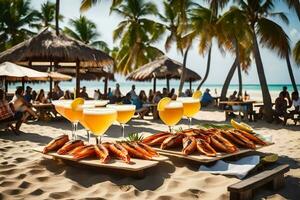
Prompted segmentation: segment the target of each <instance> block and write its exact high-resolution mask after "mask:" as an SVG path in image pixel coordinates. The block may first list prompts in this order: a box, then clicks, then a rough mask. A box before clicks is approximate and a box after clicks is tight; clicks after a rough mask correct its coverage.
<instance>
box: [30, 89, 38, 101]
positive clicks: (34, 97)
mask: <svg viewBox="0 0 300 200" xmlns="http://www.w3.org/2000/svg"><path fill="white" fill-rule="evenodd" d="M36 97H37V92H36V91H35V90H33V91H32V93H31V103H34V101H35V99H36Z"/></svg>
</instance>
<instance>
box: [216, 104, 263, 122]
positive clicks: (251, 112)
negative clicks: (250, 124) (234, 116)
mask: <svg viewBox="0 0 300 200" xmlns="http://www.w3.org/2000/svg"><path fill="white" fill-rule="evenodd" d="M255 103H258V102H257V101H255V100H243V101H220V102H219V104H220V105H224V106H239V110H235V109H225V110H224V111H225V119H226V120H228V118H229V113H231V112H238V113H239V114H238V115H239V118H240V119H241V118H242V115H241V113H244V114H246V113H247V114H248V115H250V117H248V120H249V121H250V120H251V118H252V117H251V115H254V114H255V113H254V110H253V104H255ZM244 106H247V112H245V109H244Z"/></svg>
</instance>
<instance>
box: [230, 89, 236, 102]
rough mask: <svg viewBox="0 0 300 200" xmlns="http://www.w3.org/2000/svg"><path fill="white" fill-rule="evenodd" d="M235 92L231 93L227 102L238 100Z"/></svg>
mask: <svg viewBox="0 0 300 200" xmlns="http://www.w3.org/2000/svg"><path fill="white" fill-rule="evenodd" d="M236 95H237V91H236V90H235V91H234V92H233V93H232V95H230V96H229V99H228V100H229V101H237V100H238V98H237V96H236Z"/></svg>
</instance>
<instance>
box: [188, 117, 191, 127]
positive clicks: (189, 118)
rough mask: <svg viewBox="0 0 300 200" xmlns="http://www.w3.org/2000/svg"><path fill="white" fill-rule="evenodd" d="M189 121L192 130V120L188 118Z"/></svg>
mask: <svg viewBox="0 0 300 200" xmlns="http://www.w3.org/2000/svg"><path fill="white" fill-rule="evenodd" d="M188 120H189V128H191V127H192V118H191V117H188Z"/></svg>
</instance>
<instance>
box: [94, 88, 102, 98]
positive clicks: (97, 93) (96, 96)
mask: <svg viewBox="0 0 300 200" xmlns="http://www.w3.org/2000/svg"><path fill="white" fill-rule="evenodd" d="M102 96H103V95H102V94H101V92H100V90H99V89H98V90H94V100H100V99H101V98H102Z"/></svg>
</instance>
